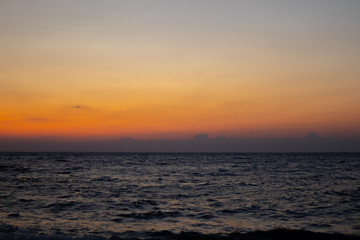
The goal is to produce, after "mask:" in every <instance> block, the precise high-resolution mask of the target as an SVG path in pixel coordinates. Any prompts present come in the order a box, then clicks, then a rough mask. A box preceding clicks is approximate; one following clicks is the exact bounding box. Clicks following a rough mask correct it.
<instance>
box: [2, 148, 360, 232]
mask: <svg viewBox="0 0 360 240" xmlns="http://www.w3.org/2000/svg"><path fill="white" fill-rule="evenodd" d="M275 228H288V229H305V230H310V231H314V232H325V233H333V232H337V233H344V234H353V235H360V154H358V153H355V154H350V153H349V154H250V153H249V154H228V153H227V154H213V153H211V154H210V153H209V154H207V153H204V154H170V153H169V154H160V153H159V154H157V153H149V154H144V153H139V154H137V153H0V233H1V234H2V235H3V236H6V234H25V235H26V234H28V235H38V234H46V235H51V236H54V235H64V236H72V237H83V236H89V235H91V236H99V237H104V238H110V237H111V236H122V234H125V233H126V234H129V231H132V234H135V235H136V234H138V235H139V236H140V234H144V233H149V232H152V233H153V232H160V231H163V230H167V231H170V232H172V233H180V232H182V231H193V232H197V233H203V234H214V233H215V234H217V233H231V232H250V231H254V230H264V231H266V230H271V229H275ZM0 236H1V235H0Z"/></svg>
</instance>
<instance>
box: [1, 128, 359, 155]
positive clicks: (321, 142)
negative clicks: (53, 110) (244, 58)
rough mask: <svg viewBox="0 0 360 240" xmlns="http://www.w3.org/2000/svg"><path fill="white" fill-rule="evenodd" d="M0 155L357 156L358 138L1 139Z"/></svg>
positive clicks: (316, 136)
mask: <svg viewBox="0 0 360 240" xmlns="http://www.w3.org/2000/svg"><path fill="white" fill-rule="evenodd" d="M0 151H25V152H26V151H29V152H39V151H40V152H49V151H50V152H54V151H55V152H60V151H68V152H359V151H360V138H358V139H350V138H322V137H319V136H318V135H317V134H316V133H312V132H311V133H309V135H307V136H305V137H302V138H267V139H244V138H225V137H217V138H209V137H208V135H207V134H199V135H196V136H194V137H193V138H192V139H183V140H169V139H154V140H136V139H131V138H121V139H118V140H87V141H86V140H76V141H75V140H74V141H69V140H67V141H59V140H41V139H26V140H25V139H13V140H8V139H2V140H1V139H0Z"/></svg>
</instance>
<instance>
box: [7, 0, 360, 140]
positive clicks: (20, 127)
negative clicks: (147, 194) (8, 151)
mask: <svg viewBox="0 0 360 240" xmlns="http://www.w3.org/2000/svg"><path fill="white" fill-rule="evenodd" d="M270 2H271V4H270V3H269V1H255V2H253V3H250V1H230V0H229V1H207V2H205V1H197V2H194V1H180V2H175V1H161V0H148V1H136V3H135V2H133V1H109V2H106V3H103V2H100V1H93V0H90V1H76V3H74V2H72V1H58V2H51V1H35V2H31V1H17V0H15V1H2V2H1V3H0V16H1V17H0V22H1V24H0V30H1V31H0V37H1V38H0V43H1V45H0V52H1V55H0V73H1V75H0V136H5V137H29V136H61V137H65V138H67V137H101V138H116V137H122V136H123V137H135V138H157V137H169V138H184V137H190V136H192V135H194V134H198V133H209V135H210V136H219V135H224V136H227V137H256V138H258V137H287V136H303V135H305V134H307V133H308V132H309V131H315V132H317V133H319V134H320V135H323V136H334V137H360V107H359V103H360V94H359V92H360V68H359V62H360V59H359V56H360V47H359V44H358V43H359V42H360V28H359V27H358V26H359V23H360V16H359V14H358V12H359V11H360V3H359V2H357V1H350V0H349V1H317V2H316V3H314V2H313V1H301V3H300V2H296V1H294V2H291V1H290V2H291V4H290V3H286V2H285V3H284V2H282V1H270ZM205 3H206V4H205Z"/></svg>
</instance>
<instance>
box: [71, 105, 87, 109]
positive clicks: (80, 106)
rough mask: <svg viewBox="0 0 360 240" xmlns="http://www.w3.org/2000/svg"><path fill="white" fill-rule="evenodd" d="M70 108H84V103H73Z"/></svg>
mask: <svg viewBox="0 0 360 240" xmlns="http://www.w3.org/2000/svg"><path fill="white" fill-rule="evenodd" d="M72 108H75V109H80V108H85V106H84V105H73V106H72Z"/></svg>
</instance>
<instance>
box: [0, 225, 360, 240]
mask: <svg viewBox="0 0 360 240" xmlns="http://www.w3.org/2000/svg"><path fill="white" fill-rule="evenodd" d="M145 239H146V240H199V239H200V240H285V239H286V240H288V239H292V240H304V239H306V240H360V235H345V234H340V233H319V232H312V231H307V230H292V229H282V228H280V229H273V230H269V231H254V232H247V233H240V232H233V233H230V234H220V233H219V234H202V233H198V232H181V233H173V232H170V231H159V232H133V231H128V232H124V233H119V234H116V235H113V236H111V237H108V238H105V237H99V236H84V237H71V236H61V235H30V234H28V235H26V234H19V235H11V234H5V233H2V234H0V240H145Z"/></svg>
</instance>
